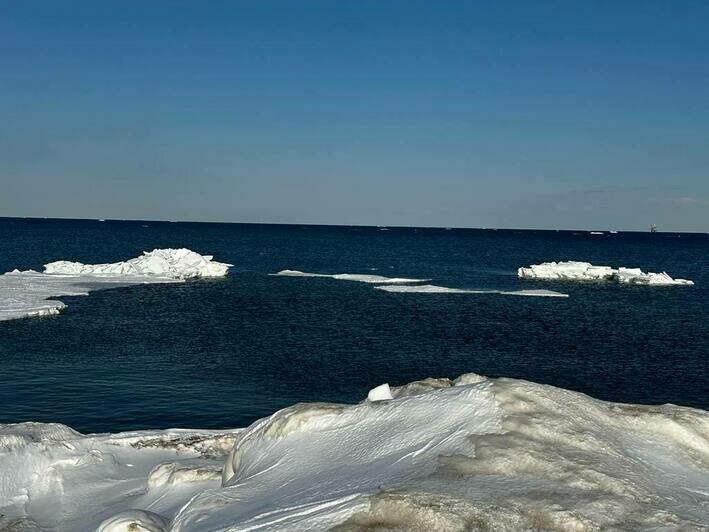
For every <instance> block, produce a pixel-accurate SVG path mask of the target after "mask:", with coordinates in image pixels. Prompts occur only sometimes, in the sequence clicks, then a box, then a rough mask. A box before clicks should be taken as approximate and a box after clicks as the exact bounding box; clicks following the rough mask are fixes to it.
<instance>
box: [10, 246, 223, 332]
mask: <svg viewBox="0 0 709 532" xmlns="http://www.w3.org/2000/svg"><path fill="white" fill-rule="evenodd" d="M230 266H231V264H225V263H221V262H216V261H214V260H212V257H211V256H210V255H200V254H199V253H195V252H194V251H190V250H189V249H155V250H153V251H150V252H144V253H143V255H142V256H140V257H136V258H134V259H131V260H127V261H122V262H115V263H111V264H82V263H80V262H68V261H58V262H50V263H49V264H45V265H44V272H43V273H40V272H36V271H33V270H27V271H18V270H13V271H11V272H8V273H5V274H3V275H0V321H1V320H11V319H16V318H25V317H30V316H44V315H50V314H58V313H59V311H60V310H61V309H63V308H64V307H65V305H64V303H62V302H61V301H53V300H51V299H48V298H51V297H59V296H75V295H86V294H88V293H89V291H90V290H95V289H99V288H110V287H112V286H129V285H134V284H142V283H174V282H181V281H184V280H185V279H193V278H197V277H221V276H224V275H226V273H227V270H228V269H229V267H230Z"/></svg>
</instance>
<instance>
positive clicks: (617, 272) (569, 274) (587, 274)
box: [517, 261, 694, 285]
mask: <svg viewBox="0 0 709 532" xmlns="http://www.w3.org/2000/svg"><path fill="white" fill-rule="evenodd" d="M517 275H518V276H519V277H522V278H525V279H544V280H559V281H616V282H619V283H623V284H647V285H693V284H694V282H692V281H689V280H687V279H673V278H672V277H670V276H669V275H667V274H666V273H665V272H662V273H652V272H650V273H645V272H643V271H642V270H641V269H640V268H623V267H621V268H618V269H614V268H611V267H610V266H594V265H593V264H591V263H589V262H576V261H568V262H544V263H542V264H532V265H531V266H529V267H527V268H519V269H518V270H517Z"/></svg>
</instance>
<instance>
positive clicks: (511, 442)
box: [0, 374, 709, 532]
mask: <svg viewBox="0 0 709 532" xmlns="http://www.w3.org/2000/svg"><path fill="white" fill-rule="evenodd" d="M375 389H376V388H375ZM388 391H389V397H390V398H388V399H387V400H385V401H375V402H371V401H369V400H364V401H362V402H361V403H359V404H355V405H338V404H327V403H314V404H300V405H295V406H292V407H289V408H286V409H284V410H280V411H278V412H276V413H275V414H273V415H272V416H270V417H268V418H264V419H261V420H259V421H257V422H255V423H254V424H253V425H251V426H250V427H248V428H246V429H244V430H241V431H223V432H220V431H186V430H180V431H175V430H170V431H154V432H148V431H144V432H134V433H121V434H113V435H112V434H98V435H82V434H79V433H77V432H75V431H72V430H71V429H69V428H67V427H64V426H62V425H43V424H17V425H0V434H2V437H3V439H0V471H2V472H3V475H2V477H0V529H4V528H8V527H15V529H16V528H17V527H24V528H20V529H24V530H39V529H42V530H46V529H49V530H57V531H60V532H61V531H70V530H71V531H74V530H95V529H96V528H97V527H99V528H98V529H99V530H103V531H104V532H109V531H117V530H120V531H123V530H147V531H152V532H156V531H160V532H162V531H168V530H170V531H186V530H189V531H196V532H200V531H204V532H206V531H217V530H221V531H224V530H234V531H236V530H296V531H298V530H303V531H305V530H328V529H332V530H338V531H340V532H342V531H354V530H358V531H359V530H372V529H377V530H380V529H381V530H426V531H438V530H440V531H449V530H453V531H456V530H458V531H464V530H509V531H514V530H559V531H562V530H563V531H566V530H600V529H608V530H701V529H704V528H705V526H706V523H707V522H709V492H708V491H707V486H708V485H709V413H707V412H705V411H702V410H697V409H692V408H685V407H679V406H674V405H663V406H642V405H627V404H618V403H610V402H605V401H599V400H596V399H593V398H590V397H588V396H586V395H584V394H581V393H577V392H571V391H567V390H562V389H559V388H555V387H552V386H546V385H540V384H534V383H531V382H526V381H521V380H516V379H505V378H500V379H488V378H485V377H483V376H481V375H476V374H466V375H461V376H460V377H458V378H457V379H455V380H450V379H444V378H429V379H424V380H421V381H417V382H412V383H410V384H407V385H404V386H398V387H391V388H389V389H388ZM10 436H12V437H13V438H12V439H8V438H9V437H10ZM227 448H230V451H229V453H228V454H225V453H224V452H223V451H224V450H225V449H227ZM220 471H221V473H220ZM32 527H34V528H32ZM151 527H152V528H151ZM10 529H13V528H10Z"/></svg>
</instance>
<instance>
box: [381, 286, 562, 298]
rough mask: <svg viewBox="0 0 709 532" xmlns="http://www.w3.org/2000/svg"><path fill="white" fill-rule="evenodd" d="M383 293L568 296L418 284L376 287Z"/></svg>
mask: <svg viewBox="0 0 709 532" xmlns="http://www.w3.org/2000/svg"><path fill="white" fill-rule="evenodd" d="M375 288H377V289H378V290H384V291H385V292H397V293H405V294H501V295H505V296H536V297H569V295H568V294H562V293H561V292H554V291H553V290H470V289H467V288H448V287H446V286H437V285H433V284H420V285H413V286H406V285H404V286H376V287H375Z"/></svg>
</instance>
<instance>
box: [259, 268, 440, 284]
mask: <svg viewBox="0 0 709 532" xmlns="http://www.w3.org/2000/svg"><path fill="white" fill-rule="evenodd" d="M273 275H280V276H285V277H328V278H330V279H338V280H340V281H357V282H360V283H369V284H399V283H420V282H422V281H428V279H408V278H406V277H384V276H382V275H367V274H359V273H335V274H329V273H309V272H301V271H298V270H281V271H280V272H278V273H275V274H273Z"/></svg>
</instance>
